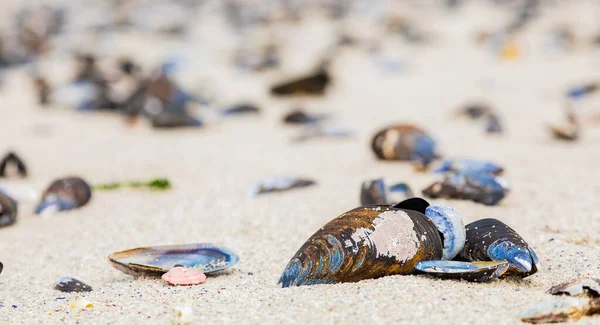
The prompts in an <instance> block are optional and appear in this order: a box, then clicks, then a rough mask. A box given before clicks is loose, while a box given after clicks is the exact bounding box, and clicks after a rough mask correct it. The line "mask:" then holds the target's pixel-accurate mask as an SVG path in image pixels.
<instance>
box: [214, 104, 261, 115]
mask: <svg viewBox="0 0 600 325" xmlns="http://www.w3.org/2000/svg"><path fill="white" fill-rule="evenodd" d="M258 113H260V109H259V108H258V106H256V105H252V104H238V105H234V106H231V107H228V108H225V109H223V110H222V111H221V115H225V116H230V115H242V114H258Z"/></svg>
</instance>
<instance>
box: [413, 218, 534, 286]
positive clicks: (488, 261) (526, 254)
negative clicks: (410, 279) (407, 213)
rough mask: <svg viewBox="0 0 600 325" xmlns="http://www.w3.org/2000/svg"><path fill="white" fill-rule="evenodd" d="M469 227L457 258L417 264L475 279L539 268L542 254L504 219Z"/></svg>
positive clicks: (528, 272)
mask: <svg viewBox="0 0 600 325" xmlns="http://www.w3.org/2000/svg"><path fill="white" fill-rule="evenodd" d="M465 228H466V240H465V242H464V246H463V248H462V250H461V252H460V253H459V254H458V256H456V258H455V259H456V260H455V261H448V260H437V261H422V262H419V263H417V264H416V265H415V268H416V269H417V270H419V271H421V272H425V273H428V274H432V275H435V276H438V277H441V278H444V279H463V280H467V281H472V282H487V281H491V280H494V279H496V278H499V277H501V276H503V275H510V274H512V275H518V276H520V277H523V278H524V277H527V276H529V275H532V274H534V273H536V272H537V270H538V267H539V258H538V257H537V255H536V254H535V252H534V250H533V249H532V248H531V247H529V245H527V243H526V242H525V241H524V240H523V239H522V238H521V236H519V234H517V233H516V232H515V231H514V230H513V229H512V228H510V227H509V226H507V225H506V224H504V223H502V222H501V221H500V220H497V219H481V220H478V221H475V222H472V223H470V224H468V225H467V226H466V227H465ZM438 229H440V230H441V227H439V226H438ZM446 233H451V234H456V233H457V232H456V231H446V232H444V234H446Z"/></svg>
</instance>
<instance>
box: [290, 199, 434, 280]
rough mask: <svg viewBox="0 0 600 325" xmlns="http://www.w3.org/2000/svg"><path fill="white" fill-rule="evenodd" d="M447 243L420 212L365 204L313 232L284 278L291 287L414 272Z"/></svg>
mask: <svg viewBox="0 0 600 325" xmlns="http://www.w3.org/2000/svg"><path fill="white" fill-rule="evenodd" d="M442 247H443V245H442V239H441V236H440V234H439V232H438V230H437V229H436V227H435V225H434V224H433V222H431V221H430V220H429V219H428V218H427V217H426V216H425V215H423V214H422V213H420V212H417V211H410V210H402V209H396V208H393V207H390V206H388V205H371V206H365V207H359V208H356V209H353V210H350V211H348V212H346V213H344V214H342V215H340V216H339V217H337V218H335V219H333V220H331V221H330V222H328V223H327V224H325V225H324V226H323V227H322V228H321V229H319V231H317V232H316V233H315V234H314V235H312V236H311V237H310V238H309V239H308V240H307V241H306V243H304V245H302V247H300V249H299V250H298V252H296V254H295V255H294V257H293V258H292V259H291V260H290V262H289V263H288V265H287V266H286V268H285V270H284V272H283V274H282V275H281V278H280V279H279V283H281V284H282V286H283V287H288V286H294V285H296V286H299V285H311V284H319V283H336V282H356V281H360V280H364V279H373V278H379V277H382V276H386V275H394V274H414V273H417V270H415V268H414V265H415V263H417V262H419V261H423V260H437V259H441V257H442Z"/></svg>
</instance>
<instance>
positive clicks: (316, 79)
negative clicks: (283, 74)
mask: <svg viewBox="0 0 600 325" xmlns="http://www.w3.org/2000/svg"><path fill="white" fill-rule="evenodd" d="M330 82H331V76H330V75H329V73H328V72H327V71H326V70H324V69H320V70H319V71H317V72H316V73H314V74H311V75H307V76H304V77H298V78H297V79H292V80H289V81H284V82H281V83H279V84H277V85H275V86H273V87H272V88H271V95H273V96H279V97H282V96H295V95H323V94H325V90H326V88H327V86H328V85H329V83H330Z"/></svg>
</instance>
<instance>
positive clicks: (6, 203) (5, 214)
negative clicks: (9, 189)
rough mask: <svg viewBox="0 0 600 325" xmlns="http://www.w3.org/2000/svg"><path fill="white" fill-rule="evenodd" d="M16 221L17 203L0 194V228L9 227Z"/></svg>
mask: <svg viewBox="0 0 600 325" xmlns="http://www.w3.org/2000/svg"><path fill="white" fill-rule="evenodd" d="M15 221H17V202H16V201H15V200H13V199H12V198H11V197H9V196H8V195H6V194H4V193H2V192H0V228H2V227H6V226H10V225H12V224H14V223H15Z"/></svg>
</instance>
